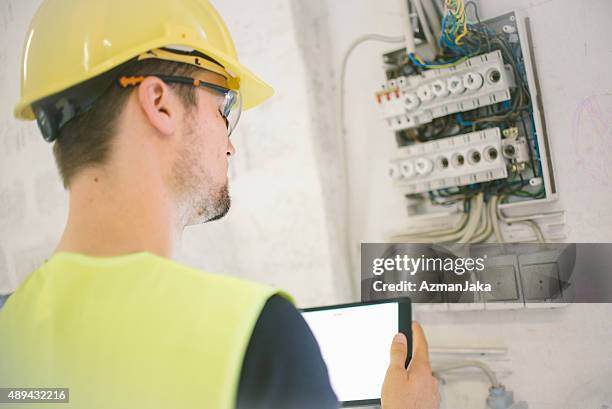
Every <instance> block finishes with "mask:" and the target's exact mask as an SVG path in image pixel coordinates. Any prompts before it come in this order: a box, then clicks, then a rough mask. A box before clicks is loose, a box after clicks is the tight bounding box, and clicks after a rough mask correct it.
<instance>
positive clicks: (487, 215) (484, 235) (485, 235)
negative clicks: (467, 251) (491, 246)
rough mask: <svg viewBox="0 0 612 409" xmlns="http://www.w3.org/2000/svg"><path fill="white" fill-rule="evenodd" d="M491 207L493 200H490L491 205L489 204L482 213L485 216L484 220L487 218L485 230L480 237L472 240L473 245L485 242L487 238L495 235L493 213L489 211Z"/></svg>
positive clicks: (477, 236)
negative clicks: (492, 234)
mask: <svg viewBox="0 0 612 409" xmlns="http://www.w3.org/2000/svg"><path fill="white" fill-rule="evenodd" d="M490 207H491V200H489V203H487V204H486V205H485V207H484V209H483V211H482V213H483V214H484V218H485V228H484V231H483V232H482V233H480V234H478V235H476V236H475V237H474V238H473V239H472V243H482V242H483V241H485V240H486V239H487V238H489V236H490V235H491V233H493V220H492V219H491V212H490V211H489V209H490Z"/></svg>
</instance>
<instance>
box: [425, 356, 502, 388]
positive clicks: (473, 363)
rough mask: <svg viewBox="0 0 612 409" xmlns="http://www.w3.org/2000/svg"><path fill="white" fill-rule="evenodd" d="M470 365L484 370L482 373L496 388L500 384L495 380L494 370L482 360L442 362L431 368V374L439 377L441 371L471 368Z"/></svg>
mask: <svg viewBox="0 0 612 409" xmlns="http://www.w3.org/2000/svg"><path fill="white" fill-rule="evenodd" d="M472 367H473V368H479V369H480V370H482V372H484V374H485V375H486V376H487V377H488V378H489V381H490V382H491V386H492V387H494V388H498V387H500V386H501V384H500V383H499V381H498V380H497V376H496V375H495V372H493V370H491V368H490V367H489V366H488V365H487V364H485V363H484V362H480V361H459V362H451V363H448V364H444V365H441V366H436V367H435V368H434V370H433V374H434V376H437V377H439V374H440V373H442V372H448V371H452V370H455V369H462V368H472Z"/></svg>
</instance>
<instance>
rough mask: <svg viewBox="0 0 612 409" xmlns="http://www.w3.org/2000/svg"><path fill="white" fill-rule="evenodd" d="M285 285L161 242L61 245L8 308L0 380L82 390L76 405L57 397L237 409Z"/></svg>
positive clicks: (89, 406) (132, 407)
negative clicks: (264, 325) (179, 257)
mask: <svg viewBox="0 0 612 409" xmlns="http://www.w3.org/2000/svg"><path fill="white" fill-rule="evenodd" d="M277 292H278V291H277V290H275V289H273V288H271V287H268V286H264V285H261V284H255V283H251V282H247V281H243V280H239V279H235V278H231V277H226V276H220V275H215V274H209V273H205V272H202V271H199V270H196V269H192V268H189V267H186V266H183V265H181V264H178V263H176V262H173V261H171V260H168V259H165V258H162V257H158V256H155V255H153V254H150V253H135V254H130V255H126V256H120V257H108V258H106V257H89V256H84V255H79V254H73V253H57V254H55V255H54V256H53V257H51V258H50V259H49V260H48V261H47V262H45V264H44V265H43V266H42V267H41V268H39V269H38V270H36V271H35V272H34V273H32V274H31V275H30V276H29V277H28V278H27V280H26V281H25V282H24V283H23V284H22V285H21V286H20V288H19V289H18V290H17V291H16V292H15V293H14V294H13V295H12V296H11V297H10V298H9V299H8V301H7V302H6V304H5V306H4V308H2V309H1V310H0V387H18V388H23V387H37V388H50V387H65V388H69V389H70V394H69V396H70V403H69V404H66V403H61V404H57V405H49V404H43V405H42V406H44V407H45V408H49V407H53V408H62V409H68V408H79V409H94V408H96V409H97V408H100V409H128V408H129V409H157V408H160V409H161V408H163V409H183V408H184V409H187V408H189V409H195V408H205V409H216V408H219V409H226V408H227V409H229V408H234V407H235V401H236V394H237V390H238V382H239V378H240V371H241V368H242V362H243V358H244V354H245V351H246V348H247V345H248V342H249V339H250V337H251V333H252V331H253V328H254V326H255V323H256V321H257V318H258V317H259V315H260V313H261V310H262V308H263V306H264V304H265V303H266V301H267V299H268V298H269V297H271V296H272V295H274V294H275V293H277ZM283 296H286V295H285V294H283ZM42 406H41V404H31V407H32V408H35V409H40V408H41V407H42ZM0 407H9V406H5V405H2V404H0ZM10 407H12V406H10ZM14 407H16V408H19V409H25V408H27V407H30V405H29V404H24V403H21V404H16V405H15V406H14Z"/></svg>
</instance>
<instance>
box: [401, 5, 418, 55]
mask: <svg viewBox="0 0 612 409" xmlns="http://www.w3.org/2000/svg"><path fill="white" fill-rule="evenodd" d="M408 1H410V0H397V3H398V6H399V8H400V16H401V17H402V28H403V29H404V42H405V43H406V55H410V54H412V53H414V51H415V50H416V46H415V45H414V30H413V29H412V21H411V20H410V10H409V9H408Z"/></svg>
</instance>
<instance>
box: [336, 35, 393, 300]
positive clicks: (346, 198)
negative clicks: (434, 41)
mask: <svg viewBox="0 0 612 409" xmlns="http://www.w3.org/2000/svg"><path fill="white" fill-rule="evenodd" d="M366 41H380V42H386V43H401V42H403V41H404V36H384V35H380V34H366V35H363V36H361V37H359V38H357V39H356V40H355V41H353V42H352V43H351V45H350V46H349V48H348V49H347V50H346V52H345V53H344V57H343V58H342V65H341V67H340V144H341V145H342V146H341V152H342V156H343V157H342V163H343V167H344V175H345V178H346V188H345V189H344V205H345V208H346V209H345V212H344V226H345V231H346V252H347V253H346V254H347V257H348V263H347V264H348V268H347V273H348V276H349V284H350V286H351V292H352V293H353V295H355V296H356V295H358V294H357V293H356V292H357V291H358V288H359V287H358V283H357V281H356V278H355V277H354V276H355V275H354V274H353V268H352V264H353V263H352V257H351V245H350V243H351V223H350V192H351V182H350V177H349V171H348V152H347V148H346V140H345V139H346V138H345V135H346V128H345V117H344V116H345V115H344V81H345V76H346V66H347V63H348V59H349V57H350V56H351V53H352V52H353V50H355V48H357V46H358V45H360V44H362V43H364V42H366Z"/></svg>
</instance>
